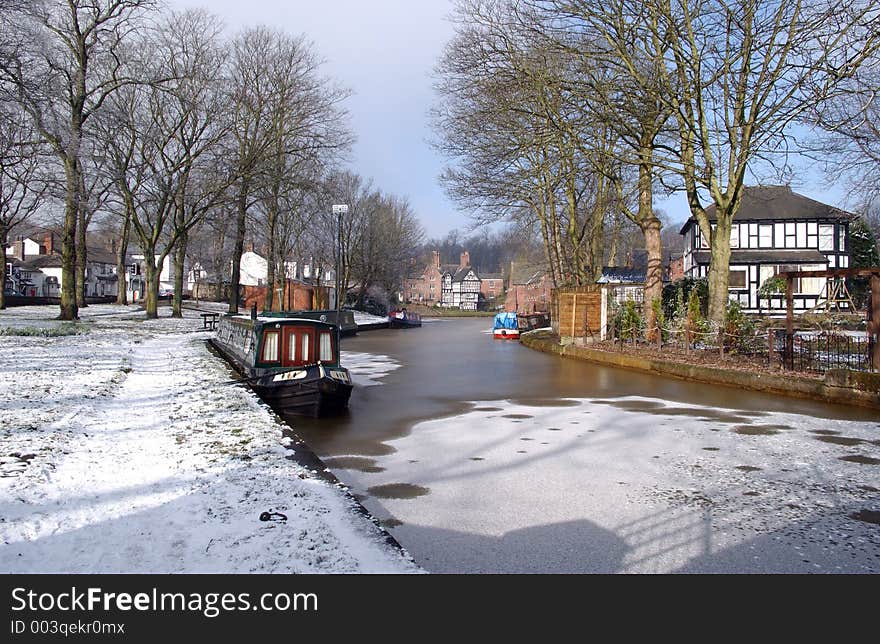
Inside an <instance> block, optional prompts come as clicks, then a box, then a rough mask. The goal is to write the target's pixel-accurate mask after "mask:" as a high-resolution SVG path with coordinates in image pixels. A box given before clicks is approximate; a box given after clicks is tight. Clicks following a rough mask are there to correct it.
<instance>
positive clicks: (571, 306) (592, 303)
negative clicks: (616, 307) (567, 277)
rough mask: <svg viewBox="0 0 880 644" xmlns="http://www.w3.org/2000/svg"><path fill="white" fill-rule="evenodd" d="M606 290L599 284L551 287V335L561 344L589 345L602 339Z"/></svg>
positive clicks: (604, 322)
mask: <svg viewBox="0 0 880 644" xmlns="http://www.w3.org/2000/svg"><path fill="white" fill-rule="evenodd" d="M605 292H606V289H605V288H603V287H602V286H600V285H598V284H591V285H589V286H574V287H566V288H554V289H552V290H551V291H550V310H551V324H552V327H553V333H554V334H555V335H558V336H559V337H560V339H561V340H562V341H563V342H566V341H569V342H572V341H574V342H591V341H598V340H603V339H604V338H605V327H606V326H607V320H606V314H605V312H604V310H603V309H604V304H605V301H606V299H607V297H606V294H605Z"/></svg>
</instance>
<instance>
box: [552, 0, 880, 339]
mask: <svg viewBox="0 0 880 644" xmlns="http://www.w3.org/2000/svg"><path fill="white" fill-rule="evenodd" d="M563 4H565V5H566V7H567V9H568V10H569V11H571V12H572V13H576V14H577V15H579V16H581V17H583V18H584V19H585V20H587V21H588V22H589V24H590V26H591V27H592V28H594V29H595V30H596V31H597V32H598V33H600V34H601V35H602V37H603V38H604V39H605V40H606V42H607V44H608V47H609V49H610V51H612V52H613V53H614V57H613V59H614V60H615V61H617V63H618V68H619V69H621V70H623V71H625V72H626V73H627V74H628V75H629V76H630V78H631V79H632V81H633V82H634V83H635V85H636V87H638V90H639V91H641V92H645V93H647V94H649V95H651V96H652V98H653V99H655V100H657V101H658V103H659V104H660V105H663V106H665V107H667V108H668V109H670V110H671V111H672V114H673V116H674V119H675V123H676V126H677V127H676V137H677V144H678V145H677V148H678V149H677V156H678V158H677V160H676V166H677V167H676V171H677V172H678V174H679V177H680V180H681V183H682V186H683V190H684V192H685V194H686V195H687V199H688V204H689V206H690V209H691V213H692V215H693V216H694V217H695V218H696V220H697V222H698V224H699V226H700V229H701V231H702V234H703V235H704V236H705V237H706V238H707V239H709V245H710V252H711V263H710V268H709V290H710V296H709V317H710V319H711V320H712V321H713V322H714V323H716V324H717V325H718V326H719V327H720V326H721V324H722V322H723V320H724V316H725V312H726V307H727V300H728V296H727V292H728V291H727V286H728V267H729V262H730V232H731V227H732V221H733V219H734V217H735V216H736V214H737V212H738V210H739V207H740V203H741V198H742V191H743V185H744V182H745V179H746V175H747V173H748V172H756V171H757V170H758V168H757V166H759V165H760V164H761V163H766V164H769V165H771V166H772V165H774V164H775V163H776V162H778V161H779V160H780V159H781V158H784V155H785V154H786V153H787V151H788V149H787V143H788V141H789V138H790V137H791V128H790V126H791V125H792V124H793V123H794V122H795V121H797V120H799V119H801V118H802V117H804V116H805V115H806V114H807V113H808V112H809V111H810V110H811V109H812V108H813V107H814V106H815V105H817V104H819V103H822V102H824V101H826V100H827V99H828V98H830V97H832V96H833V95H835V93H836V92H837V90H838V88H839V87H840V84H841V83H842V82H843V80H844V79H845V78H847V77H848V76H851V75H852V74H853V73H854V72H855V70H856V69H858V67H859V65H860V64H861V63H862V62H863V60H864V59H865V58H866V57H867V56H869V55H871V54H872V52H874V51H875V50H876V47H877V35H876V34H877V33H878V29H877V10H876V6H874V5H872V3H870V2H861V1H860V0H847V1H845V2H826V1H816V2H810V3H802V2H799V1H797V0H730V1H728V2H724V1H721V0H713V1H707V0H693V1H692V0H681V1H680V2H674V3H673V2H670V1H669V0H645V1H643V0H610V1H609V2H606V3H603V4H602V5H595V4H594V3H587V2H581V1H576V2H566V3H563ZM645 60H648V61H651V60H663V61H664V64H663V65H653V66H650V67H648V68H645V67H644V66H643V65H642V61H645ZM658 81H659V82H658ZM704 196H708V198H709V200H710V202H711V203H712V205H713V206H714V215H715V221H714V222H711V221H710V220H709V216H708V214H707V213H706V210H705V208H704V207H703V200H702V197H704Z"/></svg>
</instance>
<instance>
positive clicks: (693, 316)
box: [684, 289, 709, 342]
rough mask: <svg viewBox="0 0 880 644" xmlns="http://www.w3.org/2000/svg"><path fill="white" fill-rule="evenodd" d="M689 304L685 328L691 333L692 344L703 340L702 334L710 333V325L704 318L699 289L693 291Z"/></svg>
mask: <svg viewBox="0 0 880 644" xmlns="http://www.w3.org/2000/svg"><path fill="white" fill-rule="evenodd" d="M687 302H688V303H687V315H686V316H685V322H684V328H685V330H686V331H688V332H690V336H691V342H695V341H697V340H699V339H700V338H701V335H700V334H705V333H708V331H709V323H708V322H707V321H706V318H705V317H704V316H703V310H702V308H703V307H702V305H701V303H700V295H699V293H698V291H697V289H691V293H690V296H689V297H688V301H687Z"/></svg>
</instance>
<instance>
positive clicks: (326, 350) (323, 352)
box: [318, 331, 333, 362]
mask: <svg viewBox="0 0 880 644" xmlns="http://www.w3.org/2000/svg"><path fill="white" fill-rule="evenodd" d="M319 350H320V355H319V356H318V360H321V361H322V362H332V361H333V344H332V341H331V339H330V332H329V331H322V332H321V346H320V349H319Z"/></svg>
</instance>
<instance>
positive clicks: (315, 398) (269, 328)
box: [211, 313, 352, 416]
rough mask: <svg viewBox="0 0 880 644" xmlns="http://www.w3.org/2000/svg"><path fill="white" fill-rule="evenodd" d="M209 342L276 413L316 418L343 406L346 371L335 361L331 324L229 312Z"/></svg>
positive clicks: (347, 387) (336, 344) (336, 350)
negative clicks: (230, 313)
mask: <svg viewBox="0 0 880 644" xmlns="http://www.w3.org/2000/svg"><path fill="white" fill-rule="evenodd" d="M211 344H212V346H213V347H214V348H215V349H217V351H218V352H219V353H220V354H221V355H222V356H223V357H224V358H225V359H226V360H227V361H228V362H229V363H230V364H231V365H232V366H233V367H234V368H235V370H236V371H238V372H239V373H240V374H241V375H242V376H243V377H244V380H245V381H246V382H247V383H248V384H249V385H250V386H251V388H252V389H253V390H254V391H255V392H256V393H257V395H259V396H260V398H262V399H263V400H265V401H266V402H267V403H268V404H269V405H270V406H271V407H272V408H273V409H275V411H277V412H278V413H279V414H282V415H285V414H297V415H305V416H322V415H325V414H328V413H333V412H336V411H339V410H341V409H343V408H345V407H346V406H347V405H348V399H349V397H350V396H351V389H352V383H351V374H349V372H348V369H346V368H345V367H343V366H341V365H340V363H339V327H337V326H336V325H334V324H329V323H327V322H322V321H320V320H310V319H304V318H297V317H281V316H279V314H277V313H276V314H273V315H265V316H260V317H247V316H244V315H229V316H224V317H222V318H220V320H219V323H218V325H217V336H216V337H215V338H213V339H212V340H211Z"/></svg>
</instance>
